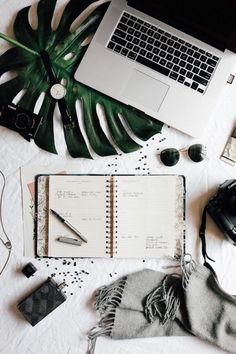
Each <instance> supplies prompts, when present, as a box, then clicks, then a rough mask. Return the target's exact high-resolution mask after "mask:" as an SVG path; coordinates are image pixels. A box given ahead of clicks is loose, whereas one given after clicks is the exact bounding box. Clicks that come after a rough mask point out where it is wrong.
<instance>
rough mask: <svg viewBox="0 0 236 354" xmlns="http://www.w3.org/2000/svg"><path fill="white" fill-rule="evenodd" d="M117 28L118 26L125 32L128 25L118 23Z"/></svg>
mask: <svg viewBox="0 0 236 354" xmlns="http://www.w3.org/2000/svg"><path fill="white" fill-rule="evenodd" d="M117 28H119V29H120V30H122V31H124V32H126V31H127V29H128V26H126V25H124V24H123V23H119V25H118V26H117Z"/></svg>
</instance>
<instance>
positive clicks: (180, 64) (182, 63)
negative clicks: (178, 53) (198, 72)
mask: <svg viewBox="0 0 236 354" xmlns="http://www.w3.org/2000/svg"><path fill="white" fill-rule="evenodd" d="M185 65H186V63H185V61H183V60H180V62H179V66H181V67H182V68H184V67H185Z"/></svg>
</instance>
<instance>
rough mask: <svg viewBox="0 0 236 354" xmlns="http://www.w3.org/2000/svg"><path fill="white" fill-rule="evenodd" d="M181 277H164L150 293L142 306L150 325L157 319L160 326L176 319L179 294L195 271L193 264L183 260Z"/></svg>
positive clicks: (174, 275) (173, 275)
mask: <svg viewBox="0 0 236 354" xmlns="http://www.w3.org/2000/svg"><path fill="white" fill-rule="evenodd" d="M181 268H182V272H183V274H182V276H181V275H179V274H175V273H174V274H170V275H166V276H165V278H164V279H163V281H162V283H161V285H160V286H158V287H157V288H156V289H155V290H154V291H153V292H151V293H150V294H149V295H148V297H147V299H146V303H145V306H144V313H145V317H146V318H147V319H148V320H149V321H150V322H151V323H152V322H153V321H154V320H155V319H156V318H157V317H158V318H159V321H160V323H161V324H162V325H164V324H165V323H167V322H168V321H169V320H173V319H175V317H176V314H177V311H178V309H179V307H180V294H181V292H182V290H185V289H186V287H187V285H188V283H189V279H190V276H191V274H192V273H193V271H194V270H195V269H196V264H195V262H194V261H193V260H192V259H191V260H190V261H185V260H183V262H182V264H181Z"/></svg>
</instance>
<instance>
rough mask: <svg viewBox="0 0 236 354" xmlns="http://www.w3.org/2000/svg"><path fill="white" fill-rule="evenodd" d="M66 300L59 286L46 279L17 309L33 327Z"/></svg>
mask: <svg viewBox="0 0 236 354" xmlns="http://www.w3.org/2000/svg"><path fill="white" fill-rule="evenodd" d="M65 300H66V296H65V295H64V294H63V293H62V291H61V288H60V286H59V285H58V284H57V283H56V282H55V281H54V280H52V279H51V278H48V280H47V281H45V282H44V283H43V284H42V285H41V286H40V287H39V288H38V289H36V290H35V291H34V292H33V293H31V294H30V295H29V296H27V297H26V298H25V299H24V300H23V301H21V302H20V303H19V304H18V305H17V308H18V310H19V311H20V312H21V313H22V315H23V316H24V318H25V319H26V320H27V321H28V322H29V323H30V324H31V325H32V326H35V325H36V324H37V323H38V322H39V321H41V320H42V319H43V318H44V317H46V316H47V315H48V314H49V313H50V312H52V311H53V310H55V309H56V308H57V307H58V306H59V305H61V304H62V303H63V302H64V301H65Z"/></svg>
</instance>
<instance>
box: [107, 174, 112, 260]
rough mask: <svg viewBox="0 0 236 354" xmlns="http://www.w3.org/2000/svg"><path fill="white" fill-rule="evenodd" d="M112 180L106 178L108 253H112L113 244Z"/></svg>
mask: <svg viewBox="0 0 236 354" xmlns="http://www.w3.org/2000/svg"><path fill="white" fill-rule="evenodd" d="M111 188H112V185H111V180H109V179H107V180H106V254H111V251H112V244H111V238H110V235H111V230H112V228H111V226H112V223H111V202H112V200H111V196H112V194H111Z"/></svg>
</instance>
